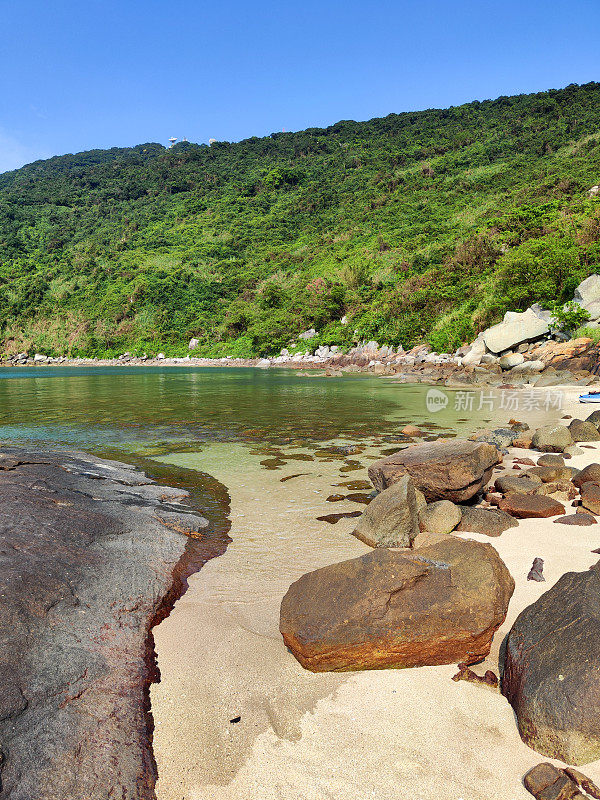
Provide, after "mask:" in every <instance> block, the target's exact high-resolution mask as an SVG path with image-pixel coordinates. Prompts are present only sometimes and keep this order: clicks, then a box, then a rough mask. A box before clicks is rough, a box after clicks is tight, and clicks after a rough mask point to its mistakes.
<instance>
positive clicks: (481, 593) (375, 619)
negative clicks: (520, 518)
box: [280, 536, 514, 672]
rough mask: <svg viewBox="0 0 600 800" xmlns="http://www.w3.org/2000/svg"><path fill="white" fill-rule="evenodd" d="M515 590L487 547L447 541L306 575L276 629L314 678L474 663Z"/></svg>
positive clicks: (283, 606)
mask: <svg viewBox="0 0 600 800" xmlns="http://www.w3.org/2000/svg"><path fill="white" fill-rule="evenodd" d="M513 590H514V581H513V579H512V577H511V576H510V573H509V572H508V570H507V569H506V567H505V565H504V563H503V561H502V560H501V559H500V557H499V556H498V554H497V552H496V551H495V550H494V548H493V547H492V546H491V545H489V544H480V543H479V542H474V541H469V540H463V539H459V538H458V537H455V536H447V537H444V539H443V540H442V541H440V542H438V543H436V544H433V545H429V546H426V547H422V548H418V549H416V550H414V551H413V552H412V553H406V552H404V553H403V552H399V551H392V550H387V549H376V550H374V551H372V552H371V553H367V554H366V555H364V556H361V557H360V558H354V559H351V560H350V561H343V562H341V563H339V564H332V565H331V566H329V567H323V568H322V569H318V570H316V571H315V572H309V573H307V574H306V575H303V576H302V577H301V578H300V579H299V580H297V581H296V582H295V583H293V584H292V585H291V586H290V588H289V589H288V591H287V593H286V595H285V597H284V598H283V601H282V603H281V615H280V631H281V633H282V636H283V639H284V642H285V644H286V645H287V646H288V647H289V648H290V650H291V651H292V653H293V654H294V656H295V657H296V658H297V659H298V661H299V662H300V663H301V664H302V666H304V667H306V669H310V670H312V671H313V672H324V671H343V670H360V669H378V668H382V667H416V666H424V665H431V664H451V663H458V662H465V663H466V664H472V663H474V662H476V661H479V660H480V659H482V658H484V657H485V656H486V655H487V654H488V652H489V650H490V646H491V641H492V637H493V635H494V632H495V631H496V630H497V628H498V627H499V626H500V625H501V624H502V622H503V621H504V618H505V616H506V611H507V608H508V602H509V600H510V597H511V595H512V593H513Z"/></svg>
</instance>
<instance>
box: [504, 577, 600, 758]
mask: <svg viewBox="0 0 600 800" xmlns="http://www.w3.org/2000/svg"><path fill="white" fill-rule="evenodd" d="M599 663H600V563H599V564H596V565H595V566H593V567H592V568H591V569H589V570H587V571H586V572H567V573H566V574H565V575H563V576H562V577H561V578H560V579H559V580H558V582H557V583H556V584H555V585H554V586H553V587H552V588H551V589H549V590H548V591H547V592H546V593H545V594H543V595H542V596H541V597H540V598H539V599H538V600H537V601H536V602H535V603H533V604H532V605H530V606H528V607H527V608H526V609H524V610H523V611H522V612H521V613H520V614H519V616H518V617H517V619H516V621H515V624H514V625H513V627H512V629H511V631H510V633H509V635H508V637H507V640H506V644H505V647H504V648H503V653H502V654H501V669H502V678H501V690H502V694H504V695H505V697H506V698H507V699H508V701H509V702H510V704H511V705H512V707H513V709H514V711H515V714H516V717H517V723H518V726H519V733H520V734H521V738H522V739H523V741H524V742H525V743H526V744H528V745H529V746H530V747H532V748H533V749H534V750H537V751H538V752H539V753H542V754H543V755H545V756H548V757H550V758H556V759H560V760H561V761H565V762H567V763H571V764H585V763H587V762H589V761H595V760H596V759H598V758H600V714H598V707H599V705H600V670H599V669H598V664H599Z"/></svg>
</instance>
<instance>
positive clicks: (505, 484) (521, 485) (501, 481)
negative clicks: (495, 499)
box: [494, 475, 542, 494]
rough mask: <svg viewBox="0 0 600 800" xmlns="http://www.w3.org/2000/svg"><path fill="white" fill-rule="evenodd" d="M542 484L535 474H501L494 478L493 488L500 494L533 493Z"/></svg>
mask: <svg viewBox="0 0 600 800" xmlns="http://www.w3.org/2000/svg"><path fill="white" fill-rule="evenodd" d="M541 485H542V479H541V478H538V476H537V475H531V476H527V475H501V476H500V477H499V478H496V482H495V484H494V488H495V489H496V491H497V492H501V493H502V494H511V493H513V494H514V493H515V492H518V493H519V494H533V492H534V491H535V490H536V489H537V488H538V486H541Z"/></svg>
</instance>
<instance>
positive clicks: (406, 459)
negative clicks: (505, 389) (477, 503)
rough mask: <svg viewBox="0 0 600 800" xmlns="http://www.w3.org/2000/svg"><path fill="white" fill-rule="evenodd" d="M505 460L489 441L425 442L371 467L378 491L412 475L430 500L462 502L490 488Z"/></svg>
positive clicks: (454, 440)
mask: <svg viewBox="0 0 600 800" xmlns="http://www.w3.org/2000/svg"><path fill="white" fill-rule="evenodd" d="M501 460H502V458H501V455H500V453H499V452H498V449H497V448H496V447H495V446H494V445H491V444H488V443H486V442H470V441H467V440H466V439H451V440H449V441H446V442H439V441H437V442H425V443H423V444H418V445H415V446H414V447H409V448H407V449H405V450H401V451H400V452H399V453H395V454H394V455H391V456H388V457H387V458H382V459H380V460H379V461H376V462H375V463H374V464H371V466H370V467H369V478H370V479H371V481H372V483H373V485H374V486H375V488H377V489H379V490H383V489H385V488H387V487H388V486H390V485H391V484H393V483H395V482H396V481H398V480H399V479H400V478H401V477H402V476H403V475H410V476H411V478H412V480H413V483H414V484H415V486H416V488H417V489H420V490H421V491H422V492H423V494H424V495H425V498H426V499H427V500H428V501H432V500H452V502H454V503H461V502H464V501H465V500H469V499H470V498H471V497H473V496H474V495H475V494H477V492H478V491H480V490H481V489H482V488H483V487H484V486H485V485H486V483H487V482H488V481H489V479H490V477H491V474H492V470H493V468H494V467H495V466H496V464H499V463H500V461H501Z"/></svg>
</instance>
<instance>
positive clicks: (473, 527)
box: [456, 506, 519, 536]
mask: <svg viewBox="0 0 600 800" xmlns="http://www.w3.org/2000/svg"><path fill="white" fill-rule="evenodd" d="M461 511H462V519H461V521H460V522H459V524H458V527H457V528H456V530H457V531H470V532H471V533H482V534H484V535H485V536H500V534H502V533H504V531H507V530H508V529H509V528H516V527H518V525H519V523H518V522H517V520H516V519H514V518H513V517H511V516H510V514H507V513H506V512H505V511H499V510H496V509H489V508H471V507H470V506H461Z"/></svg>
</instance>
